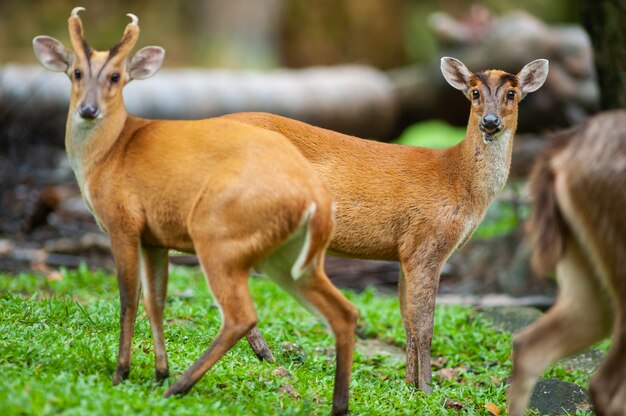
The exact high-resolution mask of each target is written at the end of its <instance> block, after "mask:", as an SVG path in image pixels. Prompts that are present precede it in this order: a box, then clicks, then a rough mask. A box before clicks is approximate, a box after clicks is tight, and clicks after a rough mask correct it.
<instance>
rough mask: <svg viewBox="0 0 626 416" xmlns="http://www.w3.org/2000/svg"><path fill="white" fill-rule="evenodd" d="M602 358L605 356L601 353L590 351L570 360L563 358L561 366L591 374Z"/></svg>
mask: <svg viewBox="0 0 626 416" xmlns="http://www.w3.org/2000/svg"><path fill="white" fill-rule="evenodd" d="M604 357H605V354H604V353H603V352H602V351H598V350H594V349H592V350H588V351H585V352H583V353H581V354H578V355H575V356H573V357H571V358H565V359H564V360H563V361H561V364H562V365H564V366H566V367H567V368H578V369H580V370H583V371H584V372H586V373H589V374H591V373H593V372H594V371H596V369H597V368H598V366H599V365H600V363H601V362H602V360H603V359H604Z"/></svg>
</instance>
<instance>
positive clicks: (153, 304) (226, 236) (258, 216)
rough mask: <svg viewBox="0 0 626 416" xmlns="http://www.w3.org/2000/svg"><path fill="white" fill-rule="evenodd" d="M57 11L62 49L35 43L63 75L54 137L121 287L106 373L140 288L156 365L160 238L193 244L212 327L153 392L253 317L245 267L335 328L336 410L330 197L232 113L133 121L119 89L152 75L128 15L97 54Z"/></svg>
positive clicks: (345, 377)
mask: <svg viewBox="0 0 626 416" xmlns="http://www.w3.org/2000/svg"><path fill="white" fill-rule="evenodd" d="M80 10H81V8H76V9H74V10H73V11H72V14H71V16H70V18H69V30H70V38H71V40H72V45H73V49H74V51H73V52H70V51H69V50H67V49H65V47H64V46H63V45H62V44H61V43H60V42H59V41H57V40H56V39H53V38H50V37H46V36H39V37H36V38H35V39H34V41H33V44H34V48H35V54H36V55H37V57H38V58H39V59H40V61H41V62H42V63H43V64H44V66H46V67H47V68H48V69H51V70H53V71H60V72H65V73H66V74H68V75H69V77H70V79H71V81H72V95H71V97H72V98H71V101H70V107H69V112H68V121H67V132H66V148H67V153H68V157H69V159H70V163H71V165H72V167H73V169H74V172H75V174H76V178H77V181H78V183H79V186H80V188H81V191H82V194H83V197H84V199H85V201H86V204H87V205H88V207H89V209H90V210H91V211H92V212H93V214H94V216H95V218H96V220H97V222H98V224H99V225H100V227H101V228H102V229H103V230H104V231H105V232H107V233H108V234H109V236H110V237H111V249H112V252H113V256H114V259H115V264H116V268H117V272H118V283H119V289H120V302H121V316H120V326H121V333H120V343H119V355H118V362H117V368H116V371H115V374H114V376H113V382H114V384H117V383H119V382H120V381H122V380H124V379H126V378H127V377H128V375H129V369H130V350H131V348H130V347H131V340H132V334H133V328H134V322H135V317H136V314H137V307H138V301H139V294H140V289H141V291H142V292H143V298H144V306H145V310H146V314H147V316H148V318H149V320H150V324H151V327H152V335H153V339H154V350H155V367H156V377H157V380H162V379H163V378H165V377H167V376H168V374H169V365H168V362H167V354H166V350H165V342H164V337H163V308H164V303H165V293H166V288H167V279H168V257H167V254H168V249H176V250H180V251H184V252H193V253H196V254H197V255H198V258H199V260H200V263H201V265H202V268H203V271H204V272H205V275H206V278H207V282H208V284H209V287H210V289H211V292H212V294H213V297H214V298H215V300H216V303H217V305H218V307H219V309H220V311H221V314H222V318H223V325H222V327H221V329H220V331H219V332H218V334H217V336H216V338H215V339H214V340H213V342H212V343H211V345H210V347H209V349H208V350H207V351H206V353H205V354H204V355H203V356H202V357H201V358H199V359H198V360H197V361H196V362H195V363H194V364H193V365H192V366H191V368H189V369H188V370H187V371H186V372H185V373H184V374H183V375H182V377H181V378H180V379H179V380H178V381H177V382H176V383H174V384H173V385H172V386H171V387H170V388H169V389H168V390H167V392H166V393H165V394H166V396H169V395H171V394H181V393H186V392H187V391H188V390H189V389H190V388H191V387H192V386H193V385H194V384H195V383H196V382H197V381H198V380H199V379H200V378H201V377H202V376H203V375H204V374H205V373H206V372H207V371H208V370H209V369H210V368H211V367H212V366H213V364H214V363H215V362H216V361H217V360H218V359H219V358H220V357H221V356H222V355H224V354H225V353H226V352H227V351H228V350H229V349H230V348H231V347H232V346H233V345H234V344H235V343H236V342H237V341H238V340H239V339H240V338H242V337H243V336H244V335H246V334H247V333H248V332H249V331H250V330H251V329H252V328H253V327H254V326H255V324H256V321H257V315H256V311H255V309H254V305H253V301H252V298H251V296H250V293H249V290H248V286H247V278H248V276H249V272H250V269H251V268H252V267H255V268H256V269H258V270H260V271H261V272H263V273H265V274H267V275H268V276H269V277H270V278H272V279H273V280H274V281H276V282H277V283H278V284H279V285H281V286H282V287H283V288H285V289H286V290H287V291H288V292H289V293H291V294H292V295H294V296H295V297H296V298H298V299H299V300H300V301H301V302H302V303H304V304H306V305H307V306H310V307H311V308H313V309H315V310H317V311H318V312H319V313H320V314H321V315H322V316H323V317H324V318H326V320H327V321H328V323H329V324H330V327H331V328H332V331H333V333H334V334H335V337H336V341H337V342H336V349H337V367H336V374H335V390H334V394H333V414H345V413H346V412H347V409H348V388H349V382H350V372H351V366H352V352H353V346H354V345H353V344H354V331H355V326H356V319H357V312H356V309H355V308H354V306H352V305H351V304H350V303H349V302H348V301H347V300H346V299H345V298H344V297H343V296H342V295H341V293H340V292H339V291H338V290H337V289H336V288H335V287H334V286H332V284H331V283H330V282H329V280H328V277H327V276H326V275H325V273H324V270H323V260H324V253H325V249H326V247H327V245H328V242H329V240H330V236H331V233H332V231H333V228H334V218H333V217H334V214H333V206H332V204H333V203H332V199H331V197H330V194H329V192H328V191H327V189H326V187H325V186H324V185H323V184H322V183H321V181H320V180H319V178H318V177H317V174H316V173H315V171H314V169H313V167H312V166H311V165H310V164H309V162H308V161H307V160H306V159H305V158H304V157H303V156H302V155H301V154H300V153H299V152H298V150H297V149H296V148H295V147H294V146H293V145H292V144H290V143H289V142H288V141H286V140H285V139H284V137H282V136H281V135H280V134H278V133H275V132H271V131H268V130H264V129H260V128H258V127H253V126H250V125H247V124H243V123H240V122H237V121H234V120H225V119H208V120H197V121H165V120H145V119H141V118H137V117H133V116H130V115H128V114H127V113H126V110H125V107H124V104H123V99H122V94H121V91H122V88H123V86H124V85H125V84H126V83H127V82H129V81H130V80H132V79H144V78H147V77H149V76H151V75H153V74H154V73H155V72H156V71H157V70H158V68H159V67H160V65H161V62H162V60H163V50H162V49H161V48H157V47H147V48H143V49H141V50H140V51H138V52H137V53H136V54H135V55H134V56H133V57H132V58H128V54H129V53H130V51H131V49H132V48H133V46H134V44H135V42H136V40H137V38H138V35H139V27H138V25H137V18H136V17H135V16H133V15H129V16H130V17H131V18H132V19H133V20H132V22H131V23H130V24H129V25H128V26H127V27H126V30H125V32H124V36H123V38H122V40H121V41H120V43H118V44H117V45H115V46H114V47H113V48H111V49H110V50H109V51H105V52H98V51H94V50H92V49H91V48H90V47H89V46H88V45H87V43H86V42H85V41H84V39H83V37H82V32H83V31H82V23H81V21H80V18H79V17H78V11H80Z"/></svg>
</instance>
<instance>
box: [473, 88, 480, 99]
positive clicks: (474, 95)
mask: <svg viewBox="0 0 626 416" xmlns="http://www.w3.org/2000/svg"><path fill="white" fill-rule="evenodd" d="M472 98H473V99H475V100H478V99H479V98H480V92H479V91H478V90H477V89H473V90H472Z"/></svg>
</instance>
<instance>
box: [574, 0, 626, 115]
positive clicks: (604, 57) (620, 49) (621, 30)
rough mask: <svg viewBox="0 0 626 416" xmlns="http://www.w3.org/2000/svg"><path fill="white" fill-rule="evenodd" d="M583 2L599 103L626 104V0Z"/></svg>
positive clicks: (606, 106) (582, 6) (608, 105)
mask: <svg viewBox="0 0 626 416" xmlns="http://www.w3.org/2000/svg"><path fill="white" fill-rule="evenodd" d="M580 6H581V7H580V10H581V14H582V22H583V24H584V26H585V28H586V29H587V31H588V32H589V34H590V36H591V39H592V42H593V47H594V50H595V61H596V68H597V71H598V80H599V84H600V95H601V99H600V105H601V107H602V109H604V110H608V109H611V108H626V24H625V23H626V2H624V0H581V3H580Z"/></svg>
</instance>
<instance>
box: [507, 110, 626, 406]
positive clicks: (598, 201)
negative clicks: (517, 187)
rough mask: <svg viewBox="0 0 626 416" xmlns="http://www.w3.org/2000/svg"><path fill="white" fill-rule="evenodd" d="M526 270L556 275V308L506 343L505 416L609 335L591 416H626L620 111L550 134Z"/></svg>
mask: <svg viewBox="0 0 626 416" xmlns="http://www.w3.org/2000/svg"><path fill="white" fill-rule="evenodd" d="M530 191H531V195H532V197H533V199H534V201H535V207H534V212H533V214H532V217H531V219H530V222H529V237H530V241H531V243H532V244H533V249H534V252H533V265H534V266H535V269H536V270H537V271H538V272H540V273H546V272H548V271H552V270H555V269H556V276H557V279H558V282H559V295H558V298H557V301H556V304H555V305H554V306H553V307H552V308H550V310H548V312H547V313H546V314H545V315H543V316H542V317H541V318H540V319H539V320H537V322H535V323H533V324H532V325H530V326H528V327H527V328H525V329H524V330H522V331H521V332H520V333H519V334H518V335H517V336H516V337H515V340H514V343H513V376H512V381H511V386H510V389H509V415H511V416H521V415H522V414H523V413H524V410H525V408H526V406H527V405H528V400H529V397H530V393H531V391H532V389H533V386H534V384H535V382H536V380H537V377H539V376H540V375H541V373H542V372H543V370H544V369H545V368H546V367H547V366H548V365H549V364H551V363H553V362H554V361H556V360H558V359H560V358H564V357H567V356H569V355H572V354H575V353H577V352H580V351H581V350H583V349H585V348H587V347H589V346H591V345H593V344H594V343H595V342H597V341H599V340H601V339H603V338H605V337H607V336H612V346H611V348H610V350H609V352H608V355H607V356H606V358H605V359H604V361H603V362H602V364H601V365H600V367H599V369H598V371H597V373H596V374H595V375H594V376H593V378H592V380H591V383H590V390H591V394H592V397H593V402H594V404H595V408H596V412H597V413H598V415H605V416H624V415H626V111H625V110H619V111H612V112H606V113H603V114H601V115H598V116H596V117H594V118H592V119H591V120H589V121H587V122H586V123H584V124H582V125H580V126H578V127H576V128H574V129H572V130H570V131H566V132H563V133H560V134H559V135H557V136H555V138H554V140H553V142H552V143H551V146H550V148H548V149H547V150H546V151H545V152H544V153H543V154H542V155H541V157H539V158H538V160H537V162H536V164H535V166H534V170H533V172H532V175H531V180H530Z"/></svg>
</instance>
